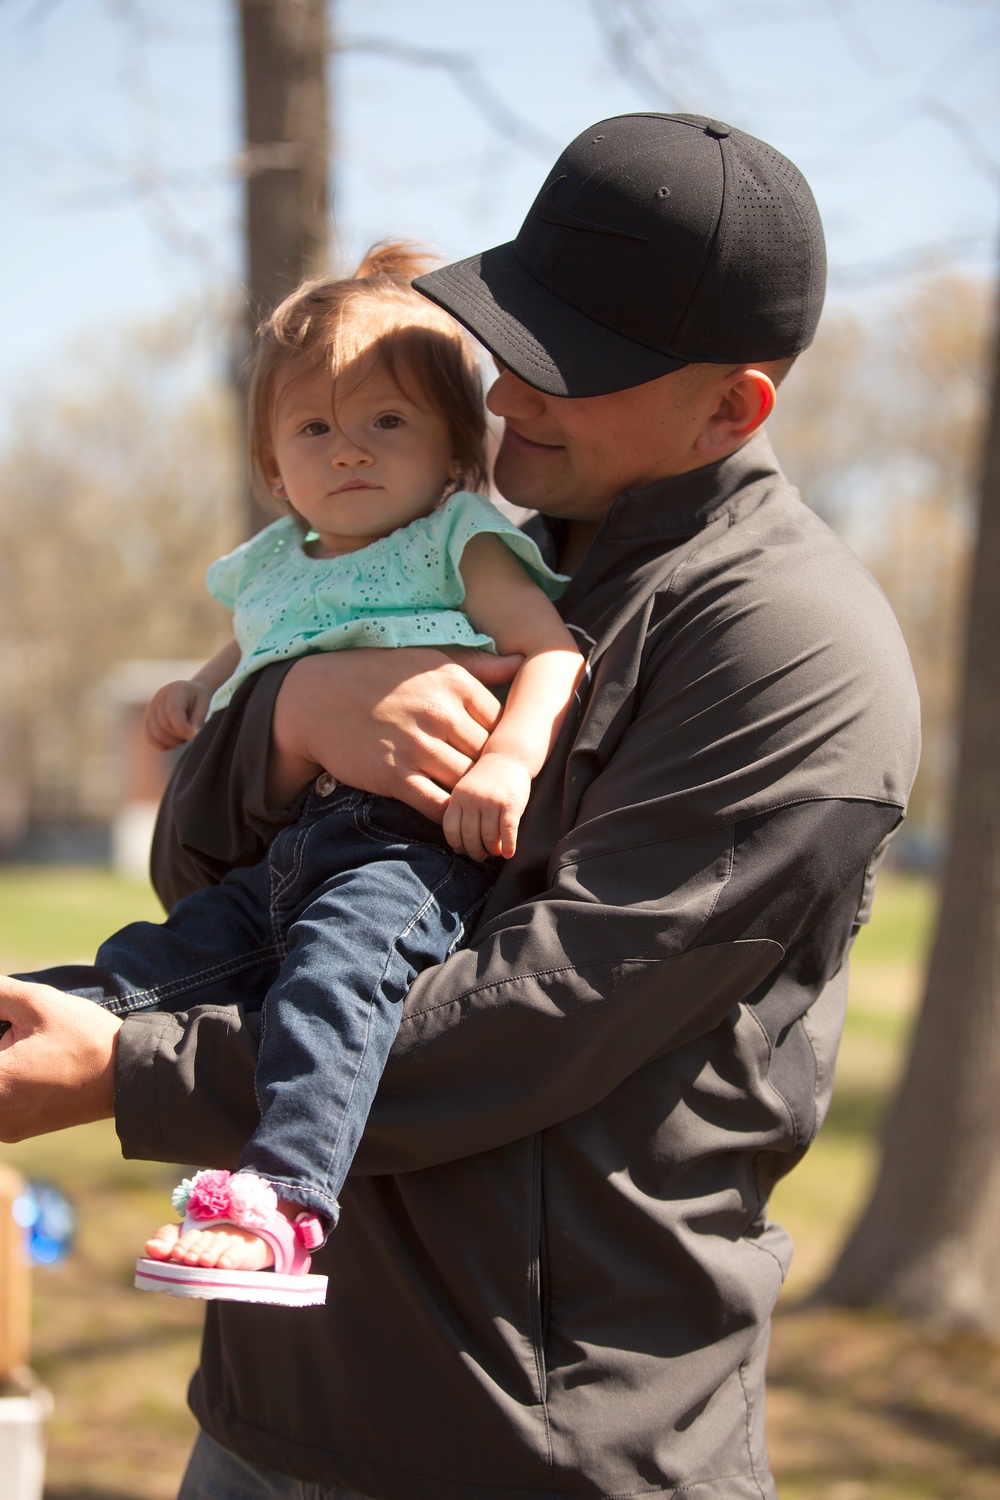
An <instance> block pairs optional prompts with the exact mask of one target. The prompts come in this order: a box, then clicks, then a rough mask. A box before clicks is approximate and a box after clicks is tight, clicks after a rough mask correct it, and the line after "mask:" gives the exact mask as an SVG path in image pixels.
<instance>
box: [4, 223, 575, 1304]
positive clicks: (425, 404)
mask: <svg viewBox="0 0 1000 1500" xmlns="http://www.w3.org/2000/svg"><path fill="white" fill-rule="evenodd" d="M420 269H423V267H422V266H421V265H419V264H418V263H417V262H416V260H415V257H414V255H413V254H412V252H410V251H408V250H407V249H406V247H405V246H399V245H396V246H385V247H382V248H380V249H376V250H375V251H373V252H372V253H370V254H369V256H368V257H367V259H366V260H365V262H364V263H363V265H362V266H361V267H360V269H359V270H358V272H357V273H356V275H355V276H354V277H353V278H351V279H350V280H344V281H311V282H307V283H305V284H304V285H303V286H301V287H300V288H299V289H298V290H297V291H296V292H294V293H292V295H291V296H289V297H288V298H287V299H286V300H285V301H284V302H283V303H282V304H281V306H280V307H279V308H278V309H277V310H276V311H275V313H274V314H273V315H272V317H271V318H269V319H268V321H267V322H266V323H265V324H264V326H263V327H262V329H261V330H260V334H259V338H258V343H257V346H256V350H255V353H254V356H253V368H252V378H251V383H250V451H251V460H252V463H253V466H254V471H255V474H256V475H257V476H259V477H260V478H262V479H263V480H264V482H265V483H266V485H267V487H268V489H269V490H270V492H271V493H272V494H273V495H274V496H275V497H276V498H277V499H278V500H279V501H280V502H282V503H283V505H284V506H285V507H286V508H287V512H288V514H287V515H286V516H285V517H284V518H283V519H281V520H279V521H276V522H275V523H274V524H273V525H271V526H269V527H267V528H266V529H265V530H264V531H262V532H261V533H260V534H259V535H257V536H255V537H254V538H252V540H250V541H248V542H245V543H244V544H243V545H242V546H241V547H238V548H237V549H236V551H235V552H233V553H231V554H230V555H229V556H228V557H224V558H222V559H220V560H219V561H218V562H216V563H213V565H212V567H211V568H210V569H209V574H208V583H209V588H210V590H211V592H212V593H213V594H214V595H215V597H216V598H218V599H220V600H221V601H222V602H223V603H224V604H226V605H228V606H229V607H230V608H231V609H232V610H233V612H234V625H235V640H233V641H232V642H230V644H229V645H227V646H226V647H225V648H224V649H223V650H222V651H220V652H219V653H218V655H216V656H215V657H213V659H212V660H211V661H210V662H209V663H208V664H207V666H205V667H203V668H202V669H201V670H200V671H199V672H197V673H196V674H195V675H194V677H193V678H192V680H191V681H189V682H175V683H170V684H168V686H167V687H165V688H163V689H161V690H160V692H158V693H157V694H156V696H155V697H154V698H153V700H152V702H151V703H150V705H149V708H148V710H147V733H148V734H149V735H150V737H151V738H152V739H153V740H154V742H155V743H156V744H158V745H160V746H161V747H163V748H170V747H172V746H175V745H178V744H180V743H182V742H183V741H185V740H188V739H190V738H191V737H192V735H193V734H194V733H195V732H196V731H197V730H198V728H199V727H200V726H201V724H202V723H203V721H204V719H205V717H206V715H207V714H210V713H215V712H216V711H218V710H219V709H220V708H222V707H223V706H224V705H225V704H226V703H227V702H228V701H229V698H230V697H231V695H232V693H233V692H234V690H235V689H236V688H237V687H238V686H239V684H240V683H241V682H242V681H243V680H244V679H245V678H246V677H247V676H248V675H249V674H251V673H253V672H256V671H258V670H259V669H260V668H261V667H263V666H264V665H266V664H267V663H269V662H274V661H280V660H285V659H288V658H292V657H296V656H299V655H302V654H304V653H306V652H311V651H334V650H341V649H344V648H349V647H354V646H379V647H391V646H403V645H411V644H415V643H419V644H424V645H468V646H479V647H484V648H486V649H494V647H495V648H496V649H498V650H499V651H500V652H502V653H508V652H509V653H516V654H519V655H520V656H522V657H523V663H522V665H521V666H520V668H519V669H518V672H517V674H516V676H515V678H514V680H513V682H512V683H511V686H510V690H509V693H508V696H507V700H506V705H505V707H504V711H503V714H502V716H501V718H500V720H499V722H498V723H497V725H496V727H495V729H494V730H493V732H492V733H491V734H490V736H489V738H488V740H487V742H486V744H485V746H484V747H483V750H482V753H481V754H480V756H479V758H478V760H477V761H476V763H475V764H474V765H473V766H472V767H471V769H470V770H469V771H468V772H467V773H466V775H465V776H464V777H463V778H462V779H461V781H459V783H458V784H457V786H456V787H455V789H454V791H453V792H452V794H451V797H450V799H449V803H448V806H447V809H446V813H445V818H444V826H443V829H439V828H438V827H437V825H436V824H434V823H432V822H431V821H429V820H428V819H427V818H425V817H423V816H422V815H421V814H419V813H417V812H414V811H413V810H412V809H411V808H409V807H407V806H405V805H404V804H402V803H399V802H396V801H393V800H391V799H388V798H384V797H377V796H373V795H369V794H367V793H364V792H360V791H357V790H355V789H354V788H352V787H348V786H343V785H337V783H336V782H335V781H334V780H333V778H332V777H330V776H328V775H322V776H320V777H319V778H318V780H317V781H316V782H315V784H314V786H313V788H312V790H311V791H310V792H309V794H308V795H307V796H306V799H305V804H304V807H303V810H302V813H301V816H300V817H299V818H298V820H297V821H296V822H295V823H293V824H292V825H291V826H290V827H289V828H286V829H284V830H283V831H282V832H281V833H279V834H278V835H277V837H276V838H275V839H274V841H273V842H272V844H271V845H270V847H269V849H268V852H267V855H266V856H265V858H264V859H263V860H262V861H261V862H260V863H259V864H258V865H255V866H254V867H252V868H249V869H237V870H233V871H231V872H230V873H229V874H228V875H227V876H226V877H225V878H224V879H223V880H222V882H221V883H220V884H219V885H217V886H213V887H210V888H208V889H206V890H202V891H199V892H196V893H195V894H194V895H192V896H189V897H187V898H186V899H185V900H183V901H181V902H180V903H179V904H178V905H177V906H176V907H175V908H174V910H173V912H172V913H171V915H170V917H169V918H168V920H167V921H166V923H164V924H163V925H162V926H158V925H155V924H152V923H142V922H140V923H135V924H133V925H132V926H130V927H126V928H124V929H123V930H122V931H121V932H119V933H118V934H116V935H115V936H114V937H112V938H111V939H109V941H108V942H106V943H105V944H103V946H102V947H101V949H100V950H99V952H98V954H97V959H96V962H95V965H94V967H92V968H91V967H82V966H64V967H62V968H58V969H52V970H48V971H46V972H45V973H43V974H35V975H31V976H21V977H30V978H33V979H36V980H40V981H42V982H45V983H48V984H54V985H56V986H57V987H59V988H61V989H64V990H72V991H74V992H75V993H77V994H82V995H86V996H88V997H89V998H91V999H93V1000H95V1001H97V1002H98V1003H99V1004H102V1005H105V1006H107V1007H108V1008H109V1009H111V1010H113V1011H115V1012H116V1013H118V1014H126V1013H128V1012H130V1011H134V1010H140V1009H161V1010H180V1009H187V1008H189V1007H190V1006H193V1005H197V1004H202V1003H208V1002H212V1003H227V1002H233V1001H239V1002H241V1003H242V1004H243V1005H244V1006H247V1007H249V1008H254V1007H259V1008H260V1009H261V1011H262V1017H261V1042H260V1055H259V1060H258V1065H257V1074H256V1087H257V1097H258V1100H259V1103H260V1109H261V1122H260V1125H259V1127H258V1128H257V1130H256V1131H255V1132H254V1134H253V1136H252V1137H251V1139H250V1141H249V1142H248V1144H247V1146H246V1149H245V1151H244V1153H243V1155H242V1157H241V1159H240V1163H239V1167H238V1169H237V1171H236V1172H235V1173H233V1174H230V1173H228V1172H223V1171H209V1172H201V1173H199V1174H198V1175H197V1176H196V1177H195V1178H194V1179H193V1181H191V1182H186V1183H185V1184H183V1185H182V1187H181V1188H180V1189H179V1190H178V1191H177V1193H176V1194H175V1195H174V1203H175V1207H177V1208H178V1210H181V1211H183V1210H186V1218H185V1223H184V1226H183V1232H182V1233H181V1235H180V1236H179V1237H178V1238H177V1239H176V1240H175V1241H174V1240H172V1238H171V1236H170V1235H169V1233H168V1234H167V1235H165V1236H164V1237H163V1238H157V1237H154V1240H153V1241H150V1244H149V1247H148V1248H149V1249H150V1250H151V1252H152V1254H151V1257H150V1258H144V1259H141V1260H140V1261H139V1263H138V1267H137V1276H136V1284H137V1285H139V1286H142V1287H145V1288H148V1289H158V1290H166V1291H170V1292H172V1293H174V1294H176V1295H183V1296H202V1297H226V1298H235V1299H239V1300H247V1301H269V1302H282V1303H285V1304H286V1305H305V1304H307V1303H309V1302H314V1301H322V1300H323V1299H324V1297H325V1291H326V1278H325V1277H319V1276H311V1275H308V1274H306V1273H307V1272H308V1267H309V1258H308V1254H307V1252H308V1251H309V1250H311V1249H315V1248H316V1247H317V1246H318V1245H320V1244H321V1243H322V1242H323V1240H324V1238H325V1236H326V1234H327V1232H328V1231H329V1229H330V1228H331V1227H332V1226H333V1225H334V1224H335V1223H336V1220H337V1216H338V1213H339V1207H338V1201H337V1200H338V1194H339V1192H340V1189H341V1187H342V1185H343V1181H344V1178H345V1176H346V1174H347V1170H348V1167H349V1166H350V1163H351V1160H352V1158H353V1155H354V1152H355V1149H356V1146H357V1143H358V1140H359V1138H360V1136H361V1132H362V1129H363V1127H364V1123H365V1120H366V1118H367V1115H368V1111H369V1108H370V1105H371V1102H372V1099H373V1097H374V1094H375V1090H376V1088H377V1086H378V1082H379V1078H380V1076H381V1073H382V1070H383V1067H384V1064H385V1060H386V1057H387V1055H388V1052H389V1048H390V1046H391V1045H392V1041H393V1038H394V1036H395V1033H396V1030H397V1027H398V1024H399V1017H400V1011H401V1007H402V1002H403V999H404V997H405V995H406V992H407V989H408V987H409V985H410V984H411V983H412V981H413V979H414V977H415V975H416V974H417V973H419V972H420V970H421V969H423V968H425V967H427V966H428V965H430V964H434V963H440V962H442V961H443V960H444V959H445V958H446V957H447V955H448V954H449V952H450V951H451V950H452V949H453V948H454V947H456V946H457V945H458V944H459V943H460V942H461V941H462V939H463V936H464V935H465V934H466V932H467V931H468V930H469V928H470V926H471V924H472V923H474V921H475V919H476V916H477V914H478V912H479V910H480V909H481V907H482V905H483V903H484V901H485V899H486V896H487V894H488V891H489V888H490V885H491V883H492V880H493V878H494V875H495V872H496V869H497V868H498V862H497V857H498V856H503V857H509V856H510V855H511V854H512V853H513V852H514V846H515V841H516V837H517V827H518V821H519V818H520V815H521V813H522V812H523V810H524V807H525V804H526V802H527V800H528V793H529V790H530V786H531V779H532V777H533V776H534V775H535V774H536V773H537V771H538V770H539V769H540V767H541V765H542V763H543V762H544V760H545V757H546V755H547V753H548V751H549V748H550V745H551V743H552V740H553V738H554V736H555V734H556V732H557V730H558V728H559V725H560V724H561V722H562V719H563V717H564V715H565V712H566V709H567V707H568V705H569V702H570V700H571V698H572V695H573V692H574V689H575V686H576V682H577V679H578V676H579V673H580V670H581V666H582V662H581V657H580V654H579V652H578V651H577V648H576V646H575V644H574V642H573V638H572V636H571V635H570V634H569V632H568V631H567V629H566V627H565V626H564V625H563V623H562V621H561V619H560V618H559V615H558V613H557V611H556V609H555V608H554V606H553V604H552V603H551V602H550V601H551V600H552V599H553V598H556V597H558V595H559V593H560V592H561V591H562V588H563V587H564V584H565V580H564V579H562V578H560V577H559V576H558V575H556V574H554V573H552V572H551V571H550V570H549V569H548V568H547V567H546V566H545V564H544V563H543V562H542V559H541V556H540V554H539V552H538V549H537V548H536V546H535V544H534V543H533V542H532V541H531V540H529V539H528V538H527V537H526V536H524V535H523V534H522V533H521V532H519V531H518V530H517V528H516V527H514V526H512V525H511V524H509V523H508V522H507V521H506V520H505V519H504V518H503V517H502V516H501V515H500V514H499V512H498V511H497V510H495V508H494V507H493V506H492V505H490V503H489V502H488V501H487V500H485V499H484V498H483V497H482V495H479V494H476V493H474V492H473V491H474V490H475V488H476V487H477V486H480V485H482V484H483V483H484V480H485V458H484V438H485V417H484V412H483V404H482V390H481V386H480V381H479V374H478V369H477V366H476V364H475V360H474V357H473V355H472V353H471V351H470V349H469V348H468V346H467V344H466V342H465V336H464V335H463V334H462V332H461V330H460V329H459V328H458V326H457V324H455V323H454V322H453V321H452V320H451V319H450V318H449V317H448V315H447V314H445V313H443V312H441V311H440V310H439V309H438V308H436V307H434V306H433V305H432V304H431V303H430V302H428V301H426V300H425V299H424V298H423V297H421V296H420V295H419V294H418V293H417V292H414V291H413V290H412V288H411V287H410V285H409V279H408V278H409V276H411V275H412V274H414V273H415V272H416V271H418V270H420ZM162 1234H163V1232H162V1231H161V1235H162ZM163 1256H165V1257H166V1258H165V1259H163V1258H160V1257H163ZM271 1266H273V1270H271V1269H268V1268H269V1267H271Z"/></svg>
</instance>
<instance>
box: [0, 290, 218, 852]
mask: <svg viewBox="0 0 1000 1500" xmlns="http://www.w3.org/2000/svg"><path fill="white" fill-rule="evenodd" d="M196 325H197V320H196V319H195V318H193V317H192V316H191V315H190V312H189V313H188V314H186V315H178V316H177V317H175V318H173V319H171V320H170V321H169V322H166V323H162V324H158V325H156V326H153V327H148V328H143V329H139V330H136V331H133V332H132V333H130V334H126V335H122V336H120V337H119V338H118V339H116V340H112V341H109V344H110V347H109V348H108V349H107V351H106V352H105V354H104V355H103V356H101V357H100V358H99V359H97V358H95V354H94V349H93V345H92V344H88V346H87V347H86V348H85V349H80V350H79V351H73V350H70V351H68V356H67V359H66V360H65V361H64V364H65V368H66V371H67V378H66V379H65V382H64V389H63V390H60V387H59V384H58V377H57V382H56V383H55V385H54V388H52V387H50V388H46V389H43V390H39V391H37V392H35V393H32V394H27V395H25V396H24V398H23V399H22V401H21V404H20V408H19V410H18V411H17V412H16V413H15V415H14V417H13V420H12V423H11V426H12V429H13V431H14V433H15V434H16V436H15V437H14V439H13V440H12V442H11V444H10V446H9V447H8V448H7V450H6V452H4V453H3V455H2V456H0V693H2V697H3V702H4V710H5V712H4V718H3V731H2V734H0V787H2V788H3V792H4V795H5V797H6V798H8V799H13V798H17V799H18V800H19V801H21V802H22V803H25V804H26V806H27V811H28V813H29V815H30V816H31V817H32V818H33V820H37V821H41V822H56V821H63V820H67V821H77V820H80V819H87V818H88V817H90V818H99V817H101V816H103V815H106V813H107V811H108V807H109V796H110V790H111V788H110V781H109V777H110V775H111V773H112V767H110V765H109V762H108V743H109V741H108V731H109V725H108V722H107V700H106V697H105V695H104V694H103V692H102V684H103V682H104V680H105V678H106V676H107V674H108V671H109V669H110V668H111V667H112V666H113V665H114V664H115V663H117V662H119V661H121V660H122V659H124V658H128V657H151V658H192V657H193V658H197V659H199V660H203V659H205V657H206V656H207V655H209V654H210V653H211V651H212V650H214V649H215V648H216V647H217V646H218V645H221V643H222V642H223V641H224V640H225V639H226V637H227V636H228V634H229V629H230V626H229V616H228V614H227V613H226V611H225V610H223V609H222V607H221V606H220V605H217V604H215V603H214V602H213V601H212V600H211V599H210V598H209V596H208V594H207V593H206V590H205V584H204V578H205V568H206V566H207V564H208V563H209V562H210V561H211V559H212V558H213V557H216V556H218V555H219V553H220V552H223V551H226V550H227V549H228V548H230V547H232V546H233V545H234V544H235V542H236V541H237V540H238V528H237V526H236V518H235V516H234V513H233V505H232V497H233V495H234V493H235V491H236V485H237V459H236V454H237V441H238V440H237V423H236V420H235V414H234V410H233V401H232V396H231V394H230V393H229V391H228V389H227V388H226V387H225V386H221V385H215V386H212V387H210V388H209V389H206V388H205V385H204V377H203V374H202V373H201V371H200V369H198V368H196V367H195V362H194V361H193V359H192V351H193V348H194V346H195V345H196V344H197V342H198V340H197V336H196V333H197V327H196ZM193 329H194V332H193ZM69 372H72V376H71V377H70V374H69ZM81 372H83V373H81ZM2 814H3V808H2V807H0V818H2Z"/></svg>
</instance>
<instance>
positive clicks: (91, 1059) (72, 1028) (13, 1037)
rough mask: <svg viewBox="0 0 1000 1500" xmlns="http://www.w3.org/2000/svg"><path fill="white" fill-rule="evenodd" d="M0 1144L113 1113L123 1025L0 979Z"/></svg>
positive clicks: (58, 996) (53, 994) (68, 999)
mask: <svg viewBox="0 0 1000 1500" xmlns="http://www.w3.org/2000/svg"><path fill="white" fill-rule="evenodd" d="M0 1021H3V1022H7V1023H9V1025H8V1029H7V1030H6V1031H5V1032H4V1034H3V1036H0V1141H8V1142H12V1141H23V1140H26V1139H27V1138H28V1137H29V1136H33V1135H45V1134H46V1133H47V1132H48V1131H50V1130H62V1129H64V1128H65V1127H66V1126H68V1125H86V1124H88V1123H89V1122H90V1121H91V1120H103V1119H107V1118H108V1117H109V1116H111V1115H113V1114H114V1107H115V1093H114V1056H115V1044H116V1041H117V1037H118V1030H119V1028H120V1026H121V1024H122V1023H121V1021H120V1019H119V1018H118V1017H117V1016H114V1015H112V1014H111V1012H110V1011H107V1010H104V1009H103V1008H102V1007H101V1006H99V1005H95V1004H94V1003H93V1001H91V1000H83V999H81V998H80V996H79V995H66V994H64V993H63V992H62V990H54V989H51V988H50V987H49V986H48V985H47V984H25V983H23V982H22V981H21V980H18V979H8V978H0Z"/></svg>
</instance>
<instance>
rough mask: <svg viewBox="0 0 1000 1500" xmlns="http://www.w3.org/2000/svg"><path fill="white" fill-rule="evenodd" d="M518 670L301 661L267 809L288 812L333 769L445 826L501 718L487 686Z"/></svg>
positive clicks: (286, 688) (382, 656)
mask: <svg viewBox="0 0 1000 1500" xmlns="http://www.w3.org/2000/svg"><path fill="white" fill-rule="evenodd" d="M520 664H521V658H520V657H517V656H492V655H490V654H489V653H487V652H484V651H458V650H454V651H448V652H445V651H438V650H435V649H433V648H429V647H423V646H412V647H411V646H407V647H401V648H399V649H397V650H391V651H388V650H387V651H379V650H374V649H373V650H358V651H332V652H328V653H327V654H325V655H317V656H305V657H303V658H302V659H301V660H300V661H297V662H296V663H295V665H294V666H293V667H292V668H291V669H290V671H289V672H288V674H287V675H286V677H285V680H284V682H283V684H282V686H281V690H280V692H279V694H278V698H277V702H276V704H275V709H274V720H273V724H272V737H271V754H270V760H269V763H268V801H269V802H270V804H271V806H272V807H283V806H287V804H288V803H290V802H291V801H293V800H294V798H295V797H296V796H298V794H299V792H301V791H302V789H303V787H305V786H306V785H307V784H308V783H309V782H310V781H311V780H312V779H313V777H315V776H316V775H318V774H319V772H320V771H328V772H329V773H330V775H331V776H335V777H336V778H337V780H338V781H344V782H346V783H347V784H348V786H353V787H359V788H360V789H361V790H362V791H366V792H376V793H378V794H379V795H381V796H386V797H395V798H397V799H398V800H399V801H400V802H405V803H407V804H408V805H409V806H410V807H413V808H415V809H416V810H417V811H418V812H422V813H424V814H425V815H426V816H427V817H429V818H433V819H434V820H435V822H437V823H440V822H441V820H442V818H443V817H444V810H445V807H446V806H447V804H448V793H449V792H450V791H451V789H452V788H453V787H454V786H455V784H456V783H457V782H458V781H459V780H460V779H461V777H462V776H464V775H465V773H466V771H468V769H469V767H470V766H471V765H472V763H473V761H474V760H475V758H476V756H477V755H478V754H479V752H480V750H482V748H483V746H484V744H485V743H486V741H487V739H488V737H489V734H490V731H491V730H492V729H493V727H494V725H495V724H496V722H497V720H498V719H499V717H500V711H501V710H500V704H499V702H498V701H497V699H496V698H495V697H494V695H493V694H492V693H491V692H490V691H489V687H488V686H486V684H492V685H494V686H499V685H500V684H501V683H506V682H509V681H510V680H511V678H512V677H513V676H514V674H515V672H516V671H517V668H518V667H519V666H520Z"/></svg>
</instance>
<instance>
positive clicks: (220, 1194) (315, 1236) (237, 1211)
mask: <svg viewBox="0 0 1000 1500" xmlns="http://www.w3.org/2000/svg"><path fill="white" fill-rule="evenodd" d="M237 1177H238V1178H239V1179H240V1181H239V1184H238V1190H237V1191H236V1192H235V1193H232V1194H231V1193H230V1192H229V1187H230V1183H231V1182H232V1180H233V1179H234V1178H237ZM199 1179H201V1180H202V1181H201V1182H199ZM185 1188H186V1189H187V1190H188V1192H187V1197H188V1202H187V1204H186V1212H185V1215H184V1223H183V1225H182V1227H181V1233H182V1234H184V1233H187V1231H188V1230H191V1229H209V1228H212V1227H219V1226H222V1225H225V1224H229V1225H231V1226H232V1227H233V1228H234V1229H242V1230H244V1231H245V1232H246V1233H248V1234H256V1235H258V1236H259V1238H260V1239H262V1240H265V1241H266V1242H267V1243H268V1244H269V1245H270V1246H271V1249H272V1250H273V1251H274V1269H275V1271H277V1272H278V1273H279V1275H285V1276H304V1275H306V1274H307V1272H308V1270H309V1266H310V1264H311V1262H310V1258H309V1256H308V1255H307V1254H306V1251H307V1250H313V1249H316V1248H318V1246H319V1245H321V1244H322V1243H323V1230H322V1225H321V1223H320V1221H319V1219H318V1218H317V1217H316V1215H315V1214H307V1213H302V1214H298V1215H297V1216H296V1220H295V1222H294V1223H292V1222H291V1221H289V1220H288V1219H286V1218H285V1216H284V1214H283V1213H281V1212H280V1210H279V1209H278V1207H277V1195H276V1194H275V1192H274V1189H273V1188H272V1187H271V1185H270V1183H266V1182H264V1180H263V1179H262V1178H259V1177H255V1176H254V1175H253V1174H252V1173H250V1172H240V1173H232V1172H223V1171H213V1172H211V1173H209V1172H204V1173H203V1172H199V1173H197V1174H196V1175H195V1177H194V1178H192V1179H191V1180H190V1183H187V1182H186V1183H185V1184H184V1185H183V1186H182V1188H181V1189H179V1190H178V1192H179V1193H182V1194H183V1192H184V1189H185ZM248 1197H249V1200H250V1206H249V1208H246V1209H244V1202H245V1200H247V1198H248ZM234 1200H235V1201H234ZM175 1201H176V1195H175ZM192 1208H193V1209H195V1212H194V1213H192V1212H191V1210H192ZM206 1210H207V1212H206Z"/></svg>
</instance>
